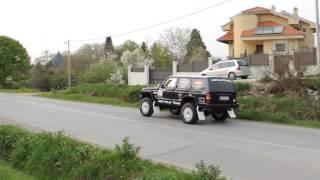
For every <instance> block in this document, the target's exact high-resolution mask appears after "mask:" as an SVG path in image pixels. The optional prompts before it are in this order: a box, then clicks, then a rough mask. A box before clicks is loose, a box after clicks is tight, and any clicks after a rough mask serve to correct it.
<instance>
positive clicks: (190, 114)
mask: <svg viewBox="0 0 320 180" xmlns="http://www.w3.org/2000/svg"><path fill="white" fill-rule="evenodd" d="M181 117H182V120H183V122H184V123H186V124H195V123H196V122H197V121H198V116H197V111H196V109H195V107H194V104H193V103H185V104H183V106H182V108H181Z"/></svg>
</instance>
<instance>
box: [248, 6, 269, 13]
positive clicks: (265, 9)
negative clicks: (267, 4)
mask: <svg viewBox="0 0 320 180" xmlns="http://www.w3.org/2000/svg"><path fill="white" fill-rule="evenodd" d="M269 11H271V10H270V9H267V8H264V7H254V8H250V9H247V10H244V11H242V13H261V12H269Z"/></svg>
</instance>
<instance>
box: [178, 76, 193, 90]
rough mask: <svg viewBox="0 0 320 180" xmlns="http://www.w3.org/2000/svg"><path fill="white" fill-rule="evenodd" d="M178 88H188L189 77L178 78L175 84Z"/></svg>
mask: <svg viewBox="0 0 320 180" xmlns="http://www.w3.org/2000/svg"><path fill="white" fill-rule="evenodd" d="M177 88H178V89H189V88H190V79H187V78H180V79H179V81H178V85H177Z"/></svg>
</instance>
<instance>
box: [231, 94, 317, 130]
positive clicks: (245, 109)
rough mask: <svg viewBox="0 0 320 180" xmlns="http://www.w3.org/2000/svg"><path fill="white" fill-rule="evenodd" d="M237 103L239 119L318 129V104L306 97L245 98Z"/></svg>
mask: <svg viewBox="0 0 320 180" xmlns="http://www.w3.org/2000/svg"><path fill="white" fill-rule="evenodd" d="M239 101H240V108H239V109H237V115H238V117H239V118H241V119H247V120H255V121H263V122H273V123H280V124H289V125H296V126H303V127H313V128H320V120H319V117H320V108H319V107H320V102H316V101H315V102H313V101H312V100H310V99H308V98H307V97H295V98H290V97H287V96H286V95H278V96H274V97H263V96H259V97H254V96H246V97H241V98H239ZM312 103H318V105H317V104H314V105H311V104H312Z"/></svg>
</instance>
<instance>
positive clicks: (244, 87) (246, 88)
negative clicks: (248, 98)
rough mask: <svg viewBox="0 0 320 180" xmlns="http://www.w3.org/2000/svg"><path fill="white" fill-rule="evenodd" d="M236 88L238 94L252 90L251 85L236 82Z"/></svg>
mask: <svg viewBox="0 0 320 180" xmlns="http://www.w3.org/2000/svg"><path fill="white" fill-rule="evenodd" d="M235 87H236V90H237V91H238V92H242V91H249V90H250V88H251V84H249V83H240V82H236V83H235Z"/></svg>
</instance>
